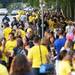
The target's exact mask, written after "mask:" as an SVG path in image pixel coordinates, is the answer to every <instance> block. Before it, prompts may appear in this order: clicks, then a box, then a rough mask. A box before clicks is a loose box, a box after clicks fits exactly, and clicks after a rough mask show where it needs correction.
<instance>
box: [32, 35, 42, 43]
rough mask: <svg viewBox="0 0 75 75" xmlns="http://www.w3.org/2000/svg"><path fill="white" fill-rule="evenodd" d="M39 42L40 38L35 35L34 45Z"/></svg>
mask: <svg viewBox="0 0 75 75" xmlns="http://www.w3.org/2000/svg"><path fill="white" fill-rule="evenodd" d="M40 41H41V39H40V37H39V36H38V35H35V37H34V39H33V42H34V44H40Z"/></svg>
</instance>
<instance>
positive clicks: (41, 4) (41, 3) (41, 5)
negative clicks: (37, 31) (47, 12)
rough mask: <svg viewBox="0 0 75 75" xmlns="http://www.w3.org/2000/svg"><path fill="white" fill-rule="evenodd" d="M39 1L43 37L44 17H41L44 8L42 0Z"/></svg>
mask: <svg viewBox="0 0 75 75" xmlns="http://www.w3.org/2000/svg"><path fill="white" fill-rule="evenodd" d="M39 2H40V9H41V20H42V24H41V27H42V38H43V37H44V18H43V15H44V10H43V0H39Z"/></svg>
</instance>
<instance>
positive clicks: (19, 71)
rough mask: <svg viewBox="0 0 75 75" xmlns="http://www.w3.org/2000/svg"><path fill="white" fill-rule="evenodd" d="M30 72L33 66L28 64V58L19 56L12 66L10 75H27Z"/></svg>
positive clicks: (15, 58)
mask: <svg viewBox="0 0 75 75" xmlns="http://www.w3.org/2000/svg"><path fill="white" fill-rule="evenodd" d="M30 71H31V65H30V63H29V62H28V60H27V58H26V56H24V55H17V56H15V57H14V59H13V61H12V64H11V69H10V73H11V74H10V75H25V73H27V72H30Z"/></svg>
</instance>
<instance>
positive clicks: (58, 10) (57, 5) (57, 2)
mask: <svg viewBox="0 0 75 75" xmlns="http://www.w3.org/2000/svg"><path fill="white" fill-rule="evenodd" d="M56 10H57V12H60V1H59V0H56Z"/></svg>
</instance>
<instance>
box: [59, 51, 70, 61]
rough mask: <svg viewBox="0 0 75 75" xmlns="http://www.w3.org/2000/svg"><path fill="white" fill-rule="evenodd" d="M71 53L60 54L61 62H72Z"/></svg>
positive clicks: (63, 52) (62, 52)
mask: <svg viewBox="0 0 75 75" xmlns="http://www.w3.org/2000/svg"><path fill="white" fill-rule="evenodd" d="M70 56H71V54H70V51H67V50H63V51H61V52H60V54H59V60H70Z"/></svg>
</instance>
